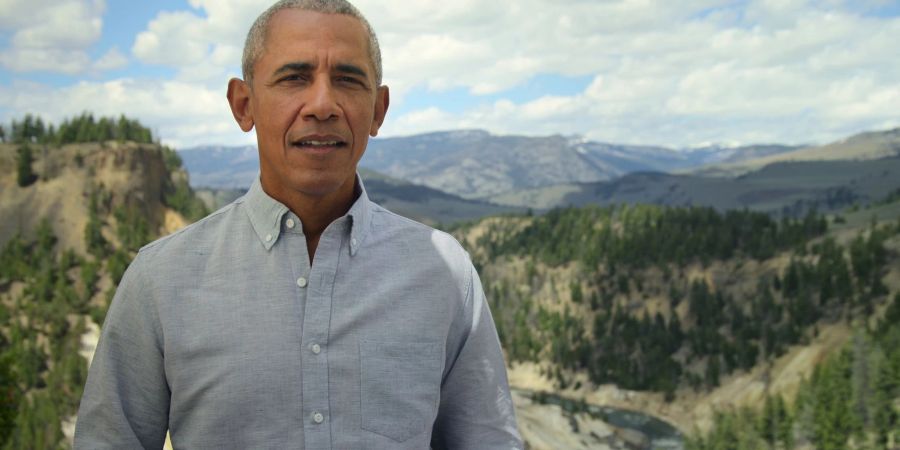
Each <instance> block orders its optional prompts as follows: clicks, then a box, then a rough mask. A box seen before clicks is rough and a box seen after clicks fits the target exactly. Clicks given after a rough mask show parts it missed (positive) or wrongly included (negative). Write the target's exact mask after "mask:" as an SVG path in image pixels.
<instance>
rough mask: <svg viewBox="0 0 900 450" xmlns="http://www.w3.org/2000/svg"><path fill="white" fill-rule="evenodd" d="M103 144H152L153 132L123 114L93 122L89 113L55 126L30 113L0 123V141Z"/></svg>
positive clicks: (14, 142) (92, 117)
mask: <svg viewBox="0 0 900 450" xmlns="http://www.w3.org/2000/svg"><path fill="white" fill-rule="evenodd" d="M106 141H119V142H125V141H131V142H137V143H141V144H151V143H153V133H152V132H151V131H150V129H149V128H147V127H145V126H143V125H141V123H140V122H139V121H137V120H136V119H129V118H127V117H125V115H120V116H119V117H118V118H114V117H101V118H99V119H95V118H94V115H93V114H92V113H89V112H84V113H82V114H81V115H79V116H75V117H73V118H71V119H65V120H63V122H62V123H61V124H59V126H58V127H57V126H55V125H53V124H52V123H51V124H48V123H46V122H44V120H43V119H42V118H41V117H39V116H34V115H32V114H26V115H25V116H24V117H23V118H22V119H21V120H16V119H13V120H12V122H11V123H10V124H9V126H8V128H7V127H4V126H3V125H2V124H0V142H7V143H13V144H48V145H57V146H59V145H64V144H75V143H85V142H106Z"/></svg>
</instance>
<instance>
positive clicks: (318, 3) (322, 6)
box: [241, 0, 382, 86]
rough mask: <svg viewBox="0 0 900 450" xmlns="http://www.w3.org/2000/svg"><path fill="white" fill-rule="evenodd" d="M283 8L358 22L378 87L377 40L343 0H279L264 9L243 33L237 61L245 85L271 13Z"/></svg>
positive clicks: (367, 22) (261, 46)
mask: <svg viewBox="0 0 900 450" xmlns="http://www.w3.org/2000/svg"><path fill="white" fill-rule="evenodd" d="M284 9H300V10H303V11H312V12H317V13H323V14H343V15H347V16H350V17H354V18H356V19H357V20H359V21H360V23H362V25H363V28H365V29H366V32H367V33H368V35H369V59H370V60H371V61H372V66H373V67H374V68H375V82H376V85H377V86H381V76H382V70H381V48H380V47H378V37H376V36H375V30H373V29H372V25H370V24H369V21H368V20H366V18H365V17H364V16H363V15H362V13H361V12H359V10H358V9H356V7H355V6H353V5H352V4H350V2H348V1H347V0H280V1H279V2H277V3H275V4H274V5H272V6H270V7H269V9H267V10H265V12H263V13H262V14H260V15H259V17H257V18H256V21H255V22H253V26H251V27H250V32H249V33H247V41H246V42H245V43H244V56H243V58H241V71H242V72H243V75H244V80H246V81H247V82H248V83H252V81H253V65H254V64H255V63H256V60H257V59H259V56H260V55H261V54H262V52H263V49H264V48H265V46H266V33H268V31H269V22H270V21H271V20H272V17H273V16H274V15H275V13H277V12H279V11H281V10H284Z"/></svg>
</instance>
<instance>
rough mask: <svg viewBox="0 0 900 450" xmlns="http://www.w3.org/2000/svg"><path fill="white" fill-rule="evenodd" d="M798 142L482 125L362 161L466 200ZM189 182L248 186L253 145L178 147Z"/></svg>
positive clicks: (747, 155)
mask: <svg viewBox="0 0 900 450" xmlns="http://www.w3.org/2000/svg"><path fill="white" fill-rule="evenodd" d="M797 148H798V147H792V146H785V145H754V146H746V147H725V146H707V147H701V148H693V149H685V150H675V149H671V148H665V147H653V146H635V145H621V144H608V143H602V142H594V141H589V140H585V139H581V138H574V137H564V136H559V135H556V136H547V137H526V136H497V135H493V134H490V133H488V132H486V131H481V130H469V131H447V132H436V133H428V134H421V135H415V136H409V137H398V138H376V139H372V140H371V141H370V142H369V148H368V149H367V150H366V153H365V155H364V156H363V158H362V161H360V166H361V167H364V168H367V169H371V170H374V171H376V172H380V173H383V174H385V175H388V176H390V177H393V178H396V179H401V180H406V181H409V182H411V183H414V184H420V185H424V186H428V187H431V188H434V189H438V190H441V191H444V192H448V193H451V194H455V195H458V196H461V197H465V198H469V199H479V198H482V199H483V198H488V197H492V196H496V195H499V194H503V193H506V192H514V191H517V190H520V189H530V188H537V187H545V186H552V185H557V184H564V183H587V182H596V181H608V180H612V179H615V178H618V177H620V176H622V175H625V174H628V173H633V172H641V171H656V172H671V171H675V170H686V169H690V168H696V167H701V166H704V165H709V164H717V163H726V162H727V163H733V162H739V161H744V160H747V159H752V158H757V157H761V156H769V155H775V154H781V153H785V152H789V151H792V150H796V149H797ZM180 154H181V157H182V159H183V160H184V163H185V166H186V167H187V168H188V170H189V171H190V173H191V184H192V185H193V186H195V187H209V188H246V187H247V186H249V185H250V183H251V182H252V181H253V178H254V177H255V176H256V175H257V173H258V171H259V164H258V161H257V152H256V148H255V147H254V146H243V147H222V146H207V147H195V148H191V149H186V150H184V151H181V152H180Z"/></svg>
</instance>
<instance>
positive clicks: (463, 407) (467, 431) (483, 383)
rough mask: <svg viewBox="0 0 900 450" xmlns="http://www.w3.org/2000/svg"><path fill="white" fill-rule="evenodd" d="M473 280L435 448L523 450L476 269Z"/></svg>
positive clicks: (448, 374)
mask: <svg viewBox="0 0 900 450" xmlns="http://www.w3.org/2000/svg"><path fill="white" fill-rule="evenodd" d="M469 264H470V266H471V263H469ZM470 274H471V275H470V278H469V287H468V294H467V298H466V302H465V306H464V308H462V317H461V319H462V327H461V328H462V329H461V331H460V332H459V333H458V338H457V339H455V341H454V340H451V343H452V344H455V345H456V346H457V348H456V349H455V350H456V351H457V352H458V353H457V356H456V358H455V359H454V360H453V361H452V363H451V365H450V367H449V370H447V372H446V374H445V376H444V380H443V383H442V385H441V402H440V408H439V410H438V415H437V419H436V420H435V424H434V429H433V432H432V442H431V446H432V448H434V449H461V448H465V449H521V448H524V445H523V444H522V439H521V437H520V436H519V432H518V428H517V426H516V417H515V411H514V408H513V402H512V398H511V396H510V393H509V383H508V381H507V377H506V366H505V364H504V361H503V353H502V351H501V350H500V340H499V339H498V337H497V329H496V327H495V325H494V320H493V318H492V317H491V311H490V308H489V307H488V303H487V301H486V299H485V296H484V290H483V288H482V286H481V280H480V279H479V277H478V273H477V272H476V271H475V268H474V267H471V269H470ZM451 333H452V331H451ZM452 338H454V336H453V335H451V339H452ZM448 350H450V349H449V348H448Z"/></svg>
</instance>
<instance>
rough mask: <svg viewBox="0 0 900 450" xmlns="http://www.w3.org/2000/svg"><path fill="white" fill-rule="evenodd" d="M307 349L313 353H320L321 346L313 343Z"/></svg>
mask: <svg viewBox="0 0 900 450" xmlns="http://www.w3.org/2000/svg"><path fill="white" fill-rule="evenodd" d="M309 349H310V350H312V352H313V354H316V355H318V354H319V353H322V347H320V346H319V344H313V345H311V346H310V347H309Z"/></svg>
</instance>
